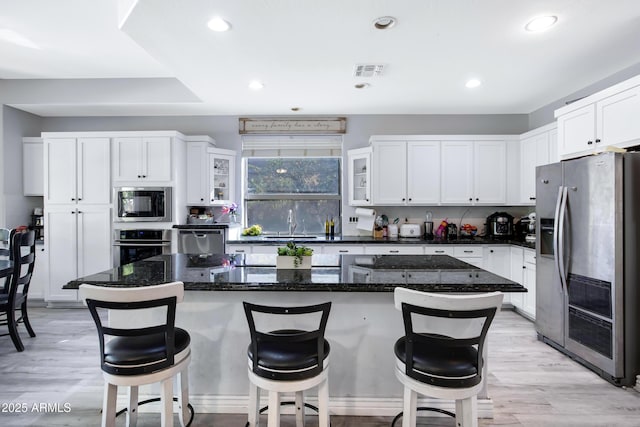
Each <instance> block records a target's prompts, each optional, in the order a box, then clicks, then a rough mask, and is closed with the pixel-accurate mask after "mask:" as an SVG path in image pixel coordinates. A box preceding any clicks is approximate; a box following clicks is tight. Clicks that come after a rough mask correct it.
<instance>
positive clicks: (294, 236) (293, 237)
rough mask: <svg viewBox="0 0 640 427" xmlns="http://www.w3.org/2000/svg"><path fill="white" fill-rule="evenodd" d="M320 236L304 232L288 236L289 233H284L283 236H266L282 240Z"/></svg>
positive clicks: (266, 237)
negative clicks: (307, 234)
mask: <svg viewBox="0 0 640 427" xmlns="http://www.w3.org/2000/svg"><path fill="white" fill-rule="evenodd" d="M317 237H318V236H305V235H303V234H294V235H293V236H287V235H282V236H264V238H265V239H280V240H286V239H315V238H317Z"/></svg>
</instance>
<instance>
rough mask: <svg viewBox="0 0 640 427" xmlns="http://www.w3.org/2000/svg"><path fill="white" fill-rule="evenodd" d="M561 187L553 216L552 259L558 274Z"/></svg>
mask: <svg viewBox="0 0 640 427" xmlns="http://www.w3.org/2000/svg"><path fill="white" fill-rule="evenodd" d="M562 188H563V187H558V199H557V200H556V209H555V214H554V216H553V254H554V255H553V261H554V262H555V264H556V266H555V267H556V272H557V273H558V275H560V263H559V262H558V259H559V258H560V251H559V250H558V234H559V232H560V231H559V230H560V206H561V205H562ZM560 286H562V281H560Z"/></svg>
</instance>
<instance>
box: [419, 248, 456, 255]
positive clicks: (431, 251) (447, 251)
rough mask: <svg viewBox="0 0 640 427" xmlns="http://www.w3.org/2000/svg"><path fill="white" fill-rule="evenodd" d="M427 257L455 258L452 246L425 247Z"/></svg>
mask: <svg viewBox="0 0 640 427" xmlns="http://www.w3.org/2000/svg"><path fill="white" fill-rule="evenodd" d="M424 253H425V255H450V256H453V246H451V245H447V246H444V245H426V246H425V247H424Z"/></svg>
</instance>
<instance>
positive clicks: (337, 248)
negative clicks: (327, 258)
mask: <svg viewBox="0 0 640 427" xmlns="http://www.w3.org/2000/svg"><path fill="white" fill-rule="evenodd" d="M322 253H323V254H329V255H364V246H360V245H343V244H339V245H324V246H323V247H322Z"/></svg>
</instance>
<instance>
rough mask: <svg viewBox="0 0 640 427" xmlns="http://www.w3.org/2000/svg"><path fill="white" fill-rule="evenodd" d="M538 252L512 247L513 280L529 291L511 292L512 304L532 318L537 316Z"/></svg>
mask: <svg viewBox="0 0 640 427" xmlns="http://www.w3.org/2000/svg"><path fill="white" fill-rule="evenodd" d="M535 257H536V253H535V251H534V250H532V249H524V248H516V247H512V248H511V280H513V281H514V282H518V283H520V284H521V285H522V286H524V287H525V288H526V289H527V292H526V293H525V292H523V293H520V292H514V293H512V294H511V304H513V306H514V307H515V308H516V310H517V311H518V312H519V313H521V314H523V315H524V316H525V317H528V318H529V319H531V320H535V318H536V264H535V262H536V260H535Z"/></svg>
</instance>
